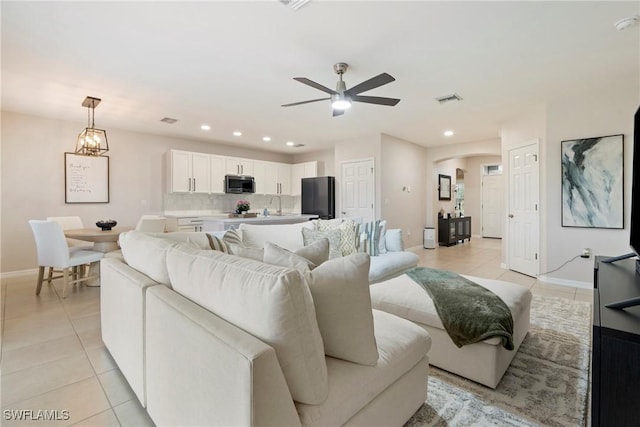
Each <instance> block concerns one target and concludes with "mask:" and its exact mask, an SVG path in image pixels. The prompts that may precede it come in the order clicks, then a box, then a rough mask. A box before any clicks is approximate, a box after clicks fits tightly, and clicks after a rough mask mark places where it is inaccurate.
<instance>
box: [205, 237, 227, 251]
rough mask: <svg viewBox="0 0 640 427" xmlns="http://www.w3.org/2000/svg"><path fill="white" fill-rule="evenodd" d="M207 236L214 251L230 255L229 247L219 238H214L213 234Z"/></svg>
mask: <svg viewBox="0 0 640 427" xmlns="http://www.w3.org/2000/svg"><path fill="white" fill-rule="evenodd" d="M206 234H207V239H209V246H211V249H212V250H214V251H220V252H224V253H225V254H228V253H229V247H228V246H227V244H226V243H225V241H224V240H223V239H221V238H219V237H218V236H212V235H211V234H208V233H206Z"/></svg>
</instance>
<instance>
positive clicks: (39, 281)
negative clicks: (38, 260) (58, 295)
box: [36, 266, 45, 295]
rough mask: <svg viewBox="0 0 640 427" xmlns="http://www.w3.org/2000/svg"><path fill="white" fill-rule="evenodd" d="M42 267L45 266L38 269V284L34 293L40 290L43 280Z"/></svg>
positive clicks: (38, 293) (38, 292) (37, 293)
mask: <svg viewBox="0 0 640 427" xmlns="http://www.w3.org/2000/svg"><path fill="white" fill-rule="evenodd" d="M44 269H45V267H43V266H40V268H39V269H38V284H37V285H36V295H40V291H41V290H42V281H43V280H44Z"/></svg>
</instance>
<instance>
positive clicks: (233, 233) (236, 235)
mask: <svg viewBox="0 0 640 427" xmlns="http://www.w3.org/2000/svg"><path fill="white" fill-rule="evenodd" d="M222 240H224V241H225V242H226V243H235V244H236V245H243V246H244V244H243V243H242V231H241V230H235V229H231V230H227V232H226V233H224V236H223V237H222Z"/></svg>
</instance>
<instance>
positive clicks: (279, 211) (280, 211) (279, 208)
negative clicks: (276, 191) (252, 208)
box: [269, 196, 282, 215]
mask: <svg viewBox="0 0 640 427" xmlns="http://www.w3.org/2000/svg"><path fill="white" fill-rule="evenodd" d="M276 197H277V198H278V210H277V211H276V215H282V198H280V196H271V200H269V206H271V203H272V202H273V199H274V198H276Z"/></svg>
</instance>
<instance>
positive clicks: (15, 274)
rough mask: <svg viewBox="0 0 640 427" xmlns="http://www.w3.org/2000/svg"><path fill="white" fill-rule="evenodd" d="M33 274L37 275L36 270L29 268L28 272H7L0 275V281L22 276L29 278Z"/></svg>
mask: <svg viewBox="0 0 640 427" xmlns="http://www.w3.org/2000/svg"><path fill="white" fill-rule="evenodd" d="M34 274H38V269H37V268H31V269H29V270H18V271H7V272H4V273H0V279H9V278H12V277H23V276H31V275H34Z"/></svg>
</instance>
